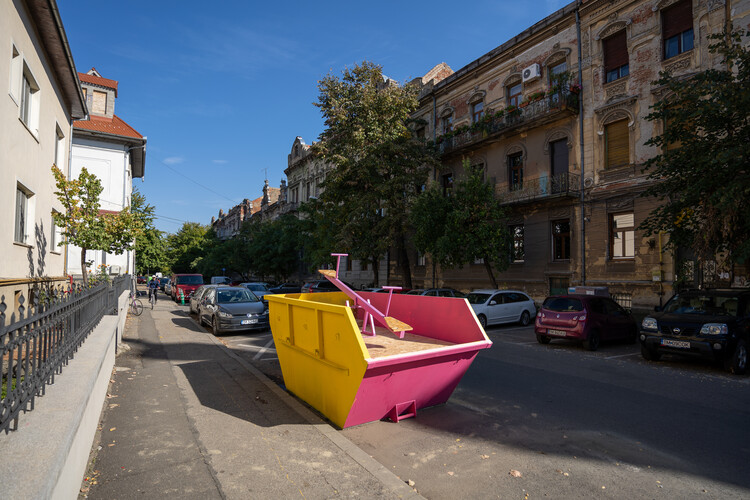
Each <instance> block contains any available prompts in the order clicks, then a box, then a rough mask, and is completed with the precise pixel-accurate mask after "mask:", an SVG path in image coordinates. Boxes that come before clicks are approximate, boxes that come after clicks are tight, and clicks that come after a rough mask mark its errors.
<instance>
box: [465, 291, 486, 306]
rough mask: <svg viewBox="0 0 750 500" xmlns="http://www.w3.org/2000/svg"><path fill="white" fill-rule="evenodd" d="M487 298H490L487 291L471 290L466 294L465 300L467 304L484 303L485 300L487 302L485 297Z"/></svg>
mask: <svg viewBox="0 0 750 500" xmlns="http://www.w3.org/2000/svg"><path fill="white" fill-rule="evenodd" d="M489 298H490V294H489V293H475V292H472V293H470V294H469V295H467V296H466V300H468V301H469V304H484V303H485V302H487V299H489Z"/></svg>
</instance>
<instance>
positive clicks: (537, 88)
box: [414, 0, 750, 307]
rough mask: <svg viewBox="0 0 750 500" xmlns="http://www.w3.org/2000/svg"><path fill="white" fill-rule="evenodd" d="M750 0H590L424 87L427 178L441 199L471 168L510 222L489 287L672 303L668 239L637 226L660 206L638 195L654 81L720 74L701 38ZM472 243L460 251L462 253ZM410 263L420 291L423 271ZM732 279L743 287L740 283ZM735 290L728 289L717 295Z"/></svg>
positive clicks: (442, 275) (465, 275)
mask: <svg viewBox="0 0 750 500" xmlns="http://www.w3.org/2000/svg"><path fill="white" fill-rule="evenodd" d="M749 3H750V2H747V1H742V2H733V3H732V5H731V6H730V5H729V4H728V3H725V2H723V1H698V0H650V1H642V0H630V1H629V0H589V1H585V2H581V4H580V5H579V4H578V3H571V4H569V5H567V6H566V7H564V8H563V9H560V10H559V11H557V12H555V13H553V14H552V15H550V16H548V17H547V18H545V19H543V20H542V21H540V22H538V23H536V24H535V25H533V26H531V27H530V28H528V29H527V30H525V31H523V32H522V33H520V34H518V35H517V36H515V37H514V38H512V39H511V40H509V41H508V42H506V43H504V44H503V45H501V46H499V47H497V48H496V49H494V50H492V51H491V52H489V53H487V54H485V55H483V56H482V57H480V58H479V59H477V60H475V61H473V62H472V63H470V64H468V65H467V66H465V67H463V68H461V69H459V70H458V71H456V72H455V73H454V74H452V75H450V76H448V77H447V78H445V79H444V80H442V81H440V82H438V83H436V84H427V85H425V86H424V87H423V89H422V93H421V96H420V108H419V110H418V111H417V112H416V113H415V118H421V119H423V120H424V121H425V122H426V123H427V126H426V127H425V128H424V129H421V130H418V131H417V133H418V134H424V135H425V137H427V138H433V139H434V140H435V141H436V142H437V143H439V147H440V151H441V154H442V165H441V168H439V169H435V171H434V172H433V175H432V182H438V183H440V184H441V185H442V187H443V190H444V192H445V193H446V194H449V192H450V190H451V187H452V183H453V182H454V180H455V179H456V178H458V177H460V176H461V175H462V170H463V167H462V164H463V162H464V161H465V160H468V161H469V162H470V164H471V165H481V166H482V167H483V168H484V171H485V175H486V178H487V179H488V180H490V182H492V183H493V184H494V186H495V190H496V193H497V195H498V197H499V198H500V199H501V200H502V201H503V203H504V204H505V205H506V206H507V209H508V211H509V213H510V216H509V229H510V230H511V233H512V235H513V239H514V241H513V246H512V251H511V254H512V259H511V263H510V265H509V267H508V269H507V270H505V271H504V272H502V273H500V274H499V275H497V276H498V282H499V283H501V284H502V286H506V287H509V288H520V289H524V290H526V291H528V292H529V293H530V294H532V295H533V296H534V297H535V298H543V297H544V296H545V295H547V294H551V293H559V292H563V291H565V290H567V288H568V287H569V286H573V285H580V284H586V285H590V286H607V287H609V289H610V291H611V292H612V293H618V294H621V296H622V297H624V298H625V299H626V300H632V303H633V306H635V307H637V306H643V307H647V306H652V305H654V303H658V302H659V301H660V300H661V296H664V295H666V297H667V298H668V296H669V294H670V292H671V288H672V285H673V283H674V280H675V260H676V259H675V258H674V256H673V255H672V253H670V252H666V251H665V250H664V245H665V243H666V237H665V236H664V235H660V236H651V237H645V236H644V234H643V232H642V231H639V230H638V229H637V228H638V225H639V224H640V223H641V222H642V221H643V220H644V219H645V217H646V216H647V215H648V214H649V213H650V212H651V210H652V209H653V208H654V207H655V206H656V203H657V200H654V199H648V198H645V197H642V196H641V193H643V191H644V190H645V188H646V187H647V185H648V182H650V181H649V180H648V179H647V177H646V174H645V173H643V172H642V165H643V163H644V162H645V161H646V159H648V158H650V157H652V156H653V155H654V154H655V153H656V152H655V151H654V150H653V148H650V147H648V146H646V145H645V143H646V141H647V140H648V139H649V138H651V137H652V136H654V135H655V134H658V133H659V130H660V129H659V127H661V126H662V125H661V124H656V123H654V122H649V121H647V120H646V119H645V117H646V115H648V113H649V109H650V106H652V105H653V104H654V103H655V102H656V101H657V100H659V99H660V98H661V97H663V95H662V94H663V89H660V88H657V87H654V85H653V84H652V82H653V81H654V80H656V79H657V77H658V74H659V72H660V71H662V70H668V71H670V72H672V73H673V74H674V75H677V76H689V75H690V74H693V73H695V72H698V71H701V70H704V69H707V68H710V67H716V66H717V65H719V64H720V60H719V58H718V57H717V56H715V55H712V54H710V53H709V52H708V45H709V41H708V40H707V38H706V36H707V35H708V34H710V33H717V32H720V31H721V30H722V29H723V28H724V27H725V26H726V25H727V21H728V19H735V20H736V21H739V20H741V21H742V26H746V24H747V21H746V19H747V11H748V4H749ZM470 244H471V242H467V245H470ZM420 263H423V264H426V265H423V266H418V267H416V272H415V276H414V279H415V283H416V284H419V283H420V282H422V283H424V285H425V286H430V285H431V284H432V282H433V278H434V277H433V274H432V272H433V271H432V270H433V268H432V266H431V265H430V263H429V260H427V261H425V260H424V259H423V260H422V261H421V262H420ZM437 279H438V282H439V284H441V285H444V286H452V287H455V288H461V289H474V288H479V287H486V286H487V285H488V284H489V280H488V278H487V275H486V271H485V269H484V264H483V263H481V262H477V263H476V264H474V265H471V266H469V267H468V268H464V269H455V270H447V269H446V270H442V271H441V270H439V269H438V276H437ZM735 279H741V277H739V276H737V277H735ZM729 284H731V283H729V282H727V283H726V285H729Z"/></svg>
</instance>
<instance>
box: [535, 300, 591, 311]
mask: <svg viewBox="0 0 750 500" xmlns="http://www.w3.org/2000/svg"><path fill="white" fill-rule="evenodd" d="M542 307H544V308H545V309H548V310H550V311H555V312H578V311H583V303H582V302H581V300H580V299H574V298H572V297H549V298H548V299H547V300H545V301H544V304H543V305H542Z"/></svg>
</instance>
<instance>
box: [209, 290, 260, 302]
mask: <svg viewBox="0 0 750 500" xmlns="http://www.w3.org/2000/svg"><path fill="white" fill-rule="evenodd" d="M216 302H218V303H219V304H235V303H240V302H258V297H256V296H255V294H254V293H252V292H250V291H249V290H247V289H245V288H228V289H224V290H218V291H217V293H216Z"/></svg>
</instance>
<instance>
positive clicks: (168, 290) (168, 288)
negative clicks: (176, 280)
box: [164, 280, 172, 297]
mask: <svg viewBox="0 0 750 500" xmlns="http://www.w3.org/2000/svg"><path fill="white" fill-rule="evenodd" d="M164 293H165V294H167V296H168V297H171V296H172V280H169V281H167V282H166V283H164Z"/></svg>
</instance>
